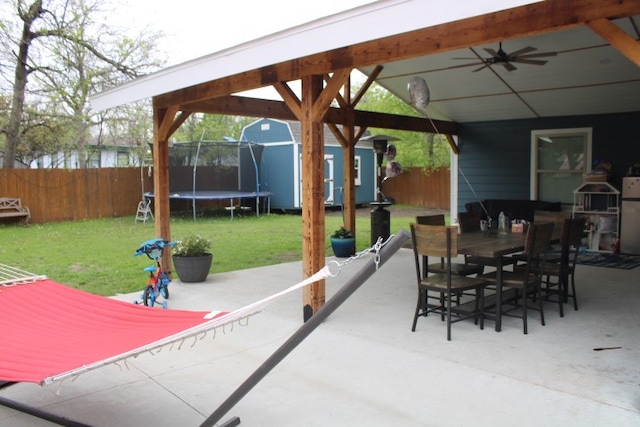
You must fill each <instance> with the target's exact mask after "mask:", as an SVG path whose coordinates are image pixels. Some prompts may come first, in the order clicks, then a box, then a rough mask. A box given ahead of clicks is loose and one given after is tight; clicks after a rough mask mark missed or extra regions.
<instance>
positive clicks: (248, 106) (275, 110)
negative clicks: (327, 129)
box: [180, 96, 458, 135]
mask: <svg viewBox="0 0 640 427" xmlns="http://www.w3.org/2000/svg"><path fill="white" fill-rule="evenodd" d="M180 108H181V109H182V110H183V111H190V112H200V113H207V114H232V115H238V116H248V117H270V118H273V119H279V120H298V121H300V120H299V119H298V117H297V116H296V115H295V114H293V113H292V112H291V110H290V109H289V108H287V104H285V103H284V102H282V101H274V100H268V99H257V98H246V97H241V96H223V97H218V98H213V99H210V100H207V101H201V102H197V103H189V104H186V105H181V106H180ZM354 115H355V116H354V120H355V122H354V125H355V126H360V127H365V128H367V127H376V128H380V129H396V130H407V131H414V132H430V133H444V134H453V135H457V133H458V127H457V124H456V123H454V122H446V121H442V120H433V119H426V118H423V117H411V116H400V115H395V114H387V113H377V112H372V111H359V110H355V111H354ZM323 121H324V122H325V123H333V124H336V125H345V124H346V118H345V113H344V110H343V109H340V108H335V107H331V108H329V111H328V112H327V114H326V116H325V117H324V120H323ZM434 125H435V126H434Z"/></svg>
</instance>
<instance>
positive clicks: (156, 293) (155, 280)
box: [134, 238, 176, 308]
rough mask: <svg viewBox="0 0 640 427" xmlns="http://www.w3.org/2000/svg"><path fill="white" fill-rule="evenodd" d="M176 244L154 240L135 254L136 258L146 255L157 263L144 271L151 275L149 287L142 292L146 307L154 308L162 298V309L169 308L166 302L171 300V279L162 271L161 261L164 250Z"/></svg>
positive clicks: (145, 244)
mask: <svg viewBox="0 0 640 427" xmlns="http://www.w3.org/2000/svg"><path fill="white" fill-rule="evenodd" d="M175 244H176V242H169V241H167V240H164V239H159V238H158V239H152V240H147V241H146V242H144V243H143V244H142V245H141V246H140V247H139V248H138V250H137V251H136V252H135V254H134V256H139V255H143V254H144V255H146V256H147V257H149V259H152V260H154V261H155V262H156V264H155V265H150V266H149V267H146V268H145V269H144V271H146V272H147V273H149V279H148V280H147V286H146V287H145V289H144V291H143V292H142V295H140V298H141V299H142V303H143V304H144V305H147V306H150V307H153V306H154V305H155V303H156V301H158V298H159V297H160V296H162V297H163V298H164V301H162V308H167V301H166V300H168V299H169V283H170V282H171V279H169V276H168V275H167V273H166V272H164V271H163V270H162V263H161V259H162V252H163V250H164V248H166V247H170V246H174V245H175ZM134 303H135V304H138V301H134Z"/></svg>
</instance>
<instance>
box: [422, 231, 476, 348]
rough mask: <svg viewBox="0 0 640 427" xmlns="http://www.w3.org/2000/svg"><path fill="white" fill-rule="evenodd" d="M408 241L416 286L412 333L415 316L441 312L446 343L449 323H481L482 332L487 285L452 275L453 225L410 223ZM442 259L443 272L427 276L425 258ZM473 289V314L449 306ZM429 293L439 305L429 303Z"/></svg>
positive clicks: (455, 247) (455, 243)
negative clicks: (455, 296)
mask: <svg viewBox="0 0 640 427" xmlns="http://www.w3.org/2000/svg"><path fill="white" fill-rule="evenodd" d="M411 240H412V242H413V254H414V261H415V268H416V278H417V283H418V302H417V304H416V310H415V313H414V316H413V324H412V326H411V331H412V332H415V330H416V325H417V323H418V317H420V316H427V315H428V314H429V313H432V312H435V313H440V316H441V319H442V320H446V322H447V340H448V341H451V324H452V323H454V322H458V321H461V320H465V319H471V318H473V319H475V322H476V323H477V321H478V320H479V321H480V329H484V288H485V286H486V284H487V282H486V281H485V280H484V279H481V278H478V277H469V276H461V275H458V274H455V273H454V272H453V268H452V263H451V258H453V257H455V256H457V255H458V232H457V227H455V226H442V225H422V224H411ZM430 256H432V257H443V258H445V259H446V264H445V265H446V269H445V271H443V272H439V273H430V272H429V271H428V270H427V269H425V268H424V266H426V265H428V262H421V261H423V260H422V258H423V257H425V258H427V259H428V257H430ZM471 290H475V302H474V304H473V305H474V308H473V310H472V311H468V310H467V311H465V310H462V308H461V307H460V306H456V308H455V310H454V307H452V297H453V296H454V295H456V294H459V293H461V292H463V291H471ZM429 292H435V293H436V294H438V295H439V303H438V304H433V305H432V304H429V302H428V301H429Z"/></svg>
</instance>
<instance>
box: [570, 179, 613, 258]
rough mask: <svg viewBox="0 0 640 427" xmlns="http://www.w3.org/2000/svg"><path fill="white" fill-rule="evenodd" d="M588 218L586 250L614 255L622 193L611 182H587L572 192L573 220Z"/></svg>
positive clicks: (585, 240)
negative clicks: (612, 253)
mask: <svg viewBox="0 0 640 427" xmlns="http://www.w3.org/2000/svg"><path fill="white" fill-rule="evenodd" d="M582 216H584V217H586V218H587V223H586V226H585V239H584V246H585V247H586V248H587V249H588V250H591V251H601V252H613V249H614V246H615V245H616V242H617V241H618V237H619V231H620V230H619V227H620V191H618V190H617V189H616V188H615V187H614V186H613V185H611V184H609V183H608V182H597V181H596V182H592V181H587V182H584V183H583V184H582V185H580V187H578V188H577V189H576V190H575V191H574V192H573V217H574V218H577V217H582Z"/></svg>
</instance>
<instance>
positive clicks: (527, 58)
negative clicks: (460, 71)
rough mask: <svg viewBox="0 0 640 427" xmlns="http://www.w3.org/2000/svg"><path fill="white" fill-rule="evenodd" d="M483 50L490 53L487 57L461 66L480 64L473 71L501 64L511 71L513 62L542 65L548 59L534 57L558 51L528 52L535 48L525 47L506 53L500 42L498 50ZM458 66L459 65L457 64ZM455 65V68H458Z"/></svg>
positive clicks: (513, 68) (554, 53)
mask: <svg viewBox="0 0 640 427" xmlns="http://www.w3.org/2000/svg"><path fill="white" fill-rule="evenodd" d="M484 50H485V51H486V52H487V53H488V54H489V55H491V56H490V57H489V58H481V59H480V62H475V63H472V64H465V65H462V67H467V66H472V65H482V66H481V67H479V68H476V69H475V70H473V71H474V72H476V71H480V70H482V69H484V68H487V67H489V66H491V65H496V64H499V65H502V66H503V67H504V68H505V69H506V70H507V71H513V70H516V69H517V68H516V66H515V65H513V63H520V64H530V65H544V64H546V63H547V62H548V61H543V60H539V59H535V58H544V57H548V56H556V55H557V54H558V52H539V53H530V52H533V51H535V50H537V49H536V48H535V47H531V46H528V47H525V48H522V49H519V50H516V51H515V52H511V53H506V52H505V51H504V50H502V42H500V45H499V47H498V50H497V51H495V50H494V49H488V48H484ZM453 59H465V60H470V59H477V58H453ZM458 67H459V66H458ZM458 67H455V68H458Z"/></svg>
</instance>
